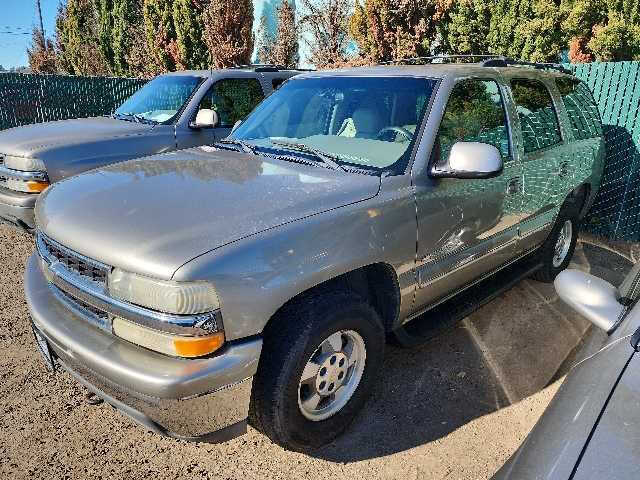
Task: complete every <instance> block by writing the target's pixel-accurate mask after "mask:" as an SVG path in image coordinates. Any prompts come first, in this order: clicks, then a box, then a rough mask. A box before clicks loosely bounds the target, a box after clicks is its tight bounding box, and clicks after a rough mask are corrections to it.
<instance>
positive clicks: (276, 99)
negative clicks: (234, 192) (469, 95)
mask: <svg viewBox="0 0 640 480" xmlns="http://www.w3.org/2000/svg"><path fill="white" fill-rule="evenodd" d="M435 85H436V81H435V80H432V79H427V78H413V77H317V78H304V79H292V80H290V81H289V82H287V83H285V84H284V85H283V86H282V87H281V88H280V90H278V91H276V92H275V93H273V94H272V95H271V96H270V97H268V98H267V99H266V100H265V101H264V102H262V104H260V105H259V106H258V107H257V108H256V109H255V110H254V111H253V113H251V115H249V117H248V118H247V119H246V120H245V121H244V122H243V123H242V124H241V125H240V127H239V128H238V129H237V130H236V131H235V132H234V133H233V135H232V136H231V140H233V139H235V140H242V141H243V142H244V143H245V144H250V145H252V146H253V147H255V148H256V149H257V151H258V152H261V151H270V150H273V151H276V152H280V153H282V152H283V151H284V153H286V154H287V155H300V154H306V155H309V156H311V157H316V158H317V157H322V155H318V153H321V154H324V158H325V163H326V159H327V158H330V159H332V160H334V161H335V162H336V163H339V164H341V165H345V164H351V165H353V166H356V167H362V168H366V169H375V170H387V171H389V170H390V171H392V172H397V173H400V171H404V168H405V167H406V165H407V162H408V157H409V153H410V151H411V148H410V147H411V145H412V144H413V142H414V138H415V134H416V131H417V129H418V126H419V125H420V123H421V121H422V117H423V116H424V114H425V111H426V108H427V105H428V104H429V100H430V98H431V96H432V94H433V91H434V88H435ZM287 145H291V147H287ZM319 160H322V158H320V159H319Z"/></svg>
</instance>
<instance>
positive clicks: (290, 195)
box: [36, 147, 380, 279]
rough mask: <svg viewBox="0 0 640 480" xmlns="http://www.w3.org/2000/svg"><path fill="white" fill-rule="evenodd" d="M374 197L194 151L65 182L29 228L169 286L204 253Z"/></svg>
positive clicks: (359, 188)
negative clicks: (35, 226) (168, 281)
mask: <svg viewBox="0 0 640 480" xmlns="http://www.w3.org/2000/svg"><path fill="white" fill-rule="evenodd" d="M379 188H380V178H379V177H377V176H370V175H362V174H356V173H346V172H342V171H333V170H329V169H325V168H322V167H314V166H307V165H301V164H296V163H291V162H287V161H280V160H273V159H267V158H265V157H258V156H253V155H248V154H243V153H236V152H229V151H223V150H217V149H215V148H212V147H199V148H195V149H191V150H183V151H180V152H172V153H167V154H163V155H156V156H153V157H147V158H143V159H138V160H131V161H128V162H123V163H118V164H114V165H110V166H108V167H104V168H102V169H98V170H93V171H90V172H87V173H84V174H81V175H79V176H76V177H72V178H69V179H67V180H63V181H61V182H59V183H57V184H55V185H53V186H51V187H50V188H48V189H47V190H46V191H45V193H44V194H42V195H41V197H40V198H39V199H38V202H37V204H36V219H37V224H38V226H39V228H41V229H42V230H43V231H44V232H45V233H46V234H47V235H49V236H50V237H51V238H53V239H54V240H57V241H58V242H60V243H61V244H63V245H65V246H67V247H69V248H71V249H73V250H75V251H76V252H78V253H81V254H83V255H86V256H88V257H90V258H94V259H96V260H99V261H102V262H104V263H106V264H108V265H112V266H118V267H120V268H123V269H126V270H129V271H133V272H137V273H140V274H146V275H151V276H154V277H157V278H163V279H169V278H171V277H172V275H173V274H174V273H175V271H176V270H177V269H178V268H179V267H180V266H182V265H183V264H184V263H186V262H188V261H189V260H191V259H193V258H195V257H197V256H199V255H201V254H203V253H206V252H208V251H210V250H212V249H215V248H217V247H221V246H223V245H225V244H227V243H230V242H233V241H235V240H239V239H241V238H243V237H246V236H249V235H253V234H255V233H258V232H261V231H263V230H267V229H270V228H273V227H276V226H278V225H282V224H284V223H287V222H291V221H294V220H297V219H301V218H304V217H307V216H309V215H313V214H316V213H320V212H323V211H327V210H331V209H333V208H337V207H341V206H344V205H348V204H350V203H355V202H358V201H361V200H365V199H368V198H371V197H373V196H375V195H376V194H377V193H378V190H379Z"/></svg>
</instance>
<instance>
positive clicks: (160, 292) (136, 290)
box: [108, 268, 220, 315]
mask: <svg viewBox="0 0 640 480" xmlns="http://www.w3.org/2000/svg"><path fill="white" fill-rule="evenodd" d="M108 288H109V294H110V295H111V296H112V297H114V298H118V299H120V300H124V301H126V302H129V303H133V304H135V305H140V306H142V307H147V308H150V309H152V310H157V311H160V312H164V313H173V314H177V315H194V314H198V313H205V312H211V311H213V310H217V309H218V308H220V300H219V298H218V293H217V292H216V290H215V288H213V285H211V284H210V283H209V282H205V281H198V282H174V281H170V280H157V279H155V278H151V277H145V276H142V275H137V274H135V273H129V272H125V271H124V270H120V269H118V268H115V269H114V270H113V271H112V272H111V274H110V275H109V279H108Z"/></svg>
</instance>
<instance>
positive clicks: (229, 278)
mask: <svg viewBox="0 0 640 480" xmlns="http://www.w3.org/2000/svg"><path fill="white" fill-rule="evenodd" d="M403 192H404V194H398V191H397V190H396V191H395V195H394V194H393V192H388V193H387V194H385V193H383V192H381V193H380V194H379V195H378V196H376V197H374V198H372V199H369V200H365V201H362V202H358V203H355V204H352V205H347V206H344V207H341V208H336V209H334V210H331V211H329V212H325V213H322V214H317V215H313V216H310V217H307V218H305V219H302V220H298V221H295V222H291V223H288V224H286V225H283V226H280V227H276V228H273V229H271V230H268V231H264V232H262V233H259V234H256V235H253V236H250V237H248V238H245V239H243V240H240V241H237V242H234V243H231V244H228V245H226V246H224V247H221V248H218V249H216V250H213V251H211V252H209V253H207V254H205V255H203V256H200V257H198V258H196V259H194V260H192V261H190V262H188V263H187V264H185V265H183V266H182V267H181V268H179V269H178V270H177V271H176V273H175V274H174V276H173V279H174V280H184V281H187V280H195V279H201V280H202V279H205V280H209V281H211V282H213V284H214V285H215V287H216V290H217V291H218V294H219V296H220V301H221V308H222V315H223V321H224V325H225V334H226V336H227V338H228V339H229V340H234V339H238V338H243V337H247V336H251V335H256V334H259V333H261V332H262V330H263V329H264V327H265V325H266V323H267V322H268V321H269V319H270V318H271V317H272V316H273V314H274V313H276V312H277V311H278V309H279V308H280V307H281V306H282V305H284V304H285V303H286V302H287V301H289V300H290V299H292V298H293V297H295V296H297V295H299V294H300V293H302V292H305V291H306V290H308V289H310V288H312V287H314V286H316V285H319V284H321V283H323V282H325V281H327V280H330V279H332V278H335V277H337V276H339V275H342V274H344V273H347V272H350V271H353V270H355V269H358V268H360V267H363V266H366V265H371V264H373V263H379V262H384V263H387V264H390V265H391V266H392V267H393V268H394V269H395V271H396V274H397V275H398V276H400V275H401V274H402V273H403V272H407V271H410V270H411V268H412V267H413V266H414V264H415V254H416V253H415V252H416V217H415V204H414V200H413V195H412V193H411V192H410V191H409V189H408V188H407V189H406V190H404V191H403ZM402 293H403V292H402V290H401V294H402ZM412 300H413V292H412V291H411V292H410V291H409V290H407V291H406V292H404V297H403V298H401V302H403V301H404V302H410V301H412Z"/></svg>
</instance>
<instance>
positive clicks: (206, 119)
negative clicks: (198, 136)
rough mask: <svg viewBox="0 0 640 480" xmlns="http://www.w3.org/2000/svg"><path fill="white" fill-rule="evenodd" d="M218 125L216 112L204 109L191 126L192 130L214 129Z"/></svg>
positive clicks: (199, 112)
mask: <svg viewBox="0 0 640 480" xmlns="http://www.w3.org/2000/svg"><path fill="white" fill-rule="evenodd" d="M217 125H218V114H217V113H216V111H215V110H211V109H209V108H202V109H200V110H199V111H198V114H197V115H196V120H195V121H194V122H191V124H190V125H189V126H190V127H191V128H197V129H200V128H214V127H215V126H217Z"/></svg>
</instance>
